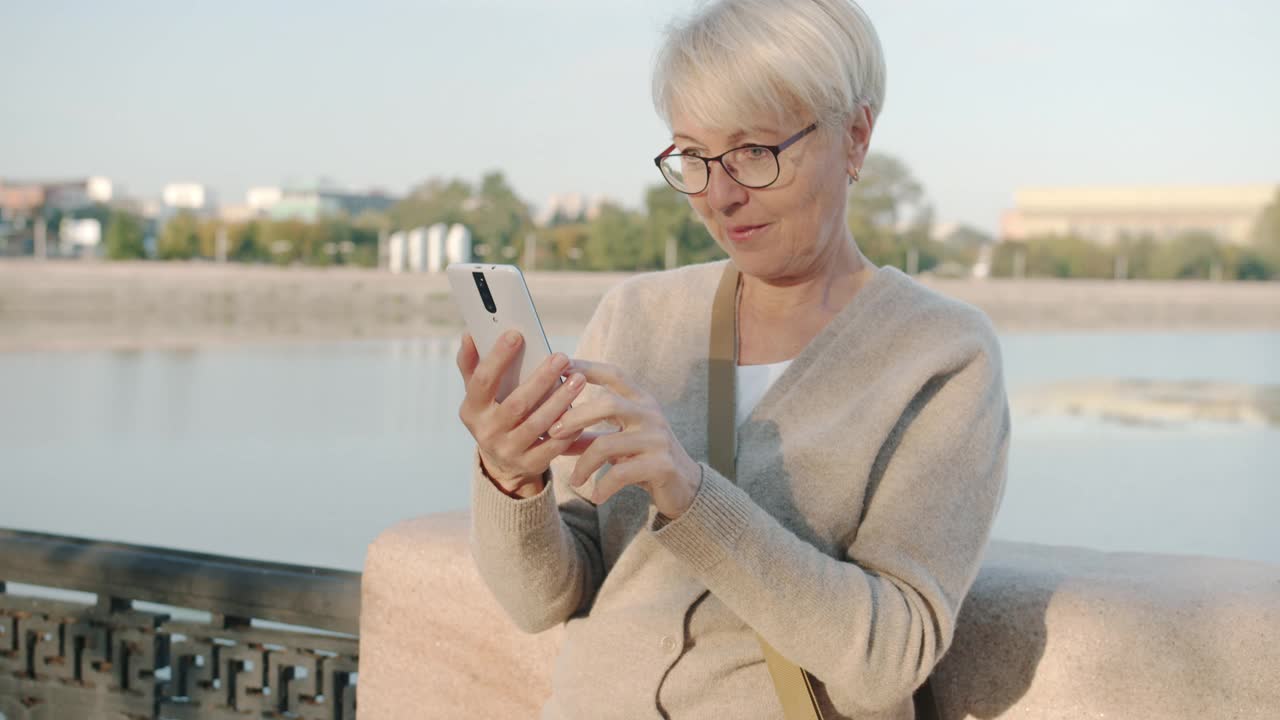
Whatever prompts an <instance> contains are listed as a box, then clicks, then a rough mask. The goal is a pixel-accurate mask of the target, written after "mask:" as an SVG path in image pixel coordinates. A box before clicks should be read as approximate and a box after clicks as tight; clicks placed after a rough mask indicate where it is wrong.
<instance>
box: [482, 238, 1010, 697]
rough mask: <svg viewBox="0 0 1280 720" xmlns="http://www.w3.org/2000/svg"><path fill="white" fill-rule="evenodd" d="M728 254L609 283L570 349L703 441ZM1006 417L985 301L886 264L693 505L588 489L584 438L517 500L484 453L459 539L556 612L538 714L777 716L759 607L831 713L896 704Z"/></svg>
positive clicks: (531, 614)
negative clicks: (620, 377)
mask: <svg viewBox="0 0 1280 720" xmlns="http://www.w3.org/2000/svg"><path fill="white" fill-rule="evenodd" d="M722 270H723V262H718V263H710V264H705V265H696V266H691V267H685V268H681V269H678V270H673V271H668V272H662V273H653V274H648V275H642V276H638V277H635V278H633V279H631V280H628V281H627V282H625V283H623V284H621V285H619V286H618V287H616V288H615V289H613V290H612V291H610V292H609V293H608V294H607V295H606V296H605V298H604V299H603V300H602V301H601V303H600V307H599V308H598V309H597V310H596V313H595V315H594V316H593V317H592V319H591V322H590V323H589V324H588V326H587V328H586V330H585V331H584V333H583V336H582V339H581V343H580V346H579V350H578V355H577V356H578V357H582V358H587V359H597V360H603V361H606V362H611V363H615V364H618V365H620V366H622V367H623V368H625V369H626V370H627V371H628V372H629V373H630V375H631V378H632V379H633V380H634V381H635V382H637V383H638V384H639V385H640V386H642V387H643V388H645V389H646V390H648V391H649V392H651V393H653V394H654V396H655V397H656V398H657V399H658V400H659V402H661V403H662V406H663V408H664V409H665V412H666V416H667V418H668V420H669V421H670V423H671V427H672V429H673V431H674V432H675V434H676V436H677V437H678V438H679V439H680V441H681V442H682V443H683V444H684V447H685V449H686V450H687V451H688V453H689V455H690V456H691V457H693V458H694V459H695V460H699V461H704V460H705V458H706V455H707V438H706V414H707V413H706V403H707V360H706V356H707V343H708V333H709V325H710V311H711V301H712V296H713V295H714V293H715V289H716V284H717V282H718V281H719V278H720V275H721V272H722ZM587 391H588V392H591V391H594V388H590V387H589V388H588V390H587ZM1009 432H1010V430H1009V412H1008V405H1007V401H1006V397H1005V390H1004V383H1003V379H1002V375H1001V366H1000V352H999V345H998V343H997V340H996V336H995V333H994V332H993V330H992V327H991V325H990V322H989V321H988V320H987V318H986V317H985V316H984V315H983V314H982V313H981V312H980V311H978V310H976V309H974V308H972V307H970V306H967V305H965V304H962V303H960V302H958V301H955V300H952V299H949V298H946V297H944V296H942V295H939V294H937V293H935V292H933V291H932V290H929V289H927V288H925V287H923V286H921V285H920V284H918V283H916V282H915V281H914V280H912V279H911V278H909V277H908V276H906V275H904V274H903V273H901V272H900V271H898V270H896V269H894V268H891V267H884V268H880V269H878V270H877V271H876V272H875V274H874V277H873V278H872V279H871V280H870V281H869V282H868V283H867V284H866V285H864V287H863V289H862V290H861V291H860V292H859V293H858V294H857V295H856V296H855V297H854V298H853V300H852V301H851V302H850V303H849V305H848V306H846V307H845V308H844V309H843V310H842V311H841V312H840V313H839V314H838V315H837V316H836V318H835V319H834V320H832V322H831V323H830V324H829V325H828V326H827V327H826V328H825V329H824V330H823V331H822V332H821V333H819V335H818V336H817V337H816V338H814V340H813V341H812V342H810V343H809V345H808V346H807V347H806V348H805V349H804V351H803V352H801V353H800V355H798V356H797V357H796V358H795V360H794V362H792V364H791V366H790V367H789V368H787V370H786V372H785V373H784V374H783V375H782V376H781V377H780V378H778V380H777V382H776V383H775V384H774V385H773V387H771V388H770V389H769V391H768V393H767V394H766V395H765V396H764V397H763V398H762V399H761V401H760V403H759V405H757V407H756V408H755V410H754V411H753V412H752V414H751V416H750V418H749V419H748V420H747V422H746V423H745V424H744V425H742V426H741V427H740V428H739V431H738V463H737V475H738V480H737V482H736V484H735V483H733V482H730V481H729V480H727V479H725V478H724V476H722V475H720V474H718V473H716V472H715V471H714V470H712V469H711V468H710V467H708V466H707V465H706V464H705V462H701V464H702V470H703V481H702V485H701V488H700V490H699V492H698V495H697V497H696V498H695V500H694V502H693V505H692V506H691V507H690V508H689V510H688V511H686V512H685V513H684V514H683V515H682V516H680V517H679V518H678V519H676V520H674V521H671V522H669V523H665V524H662V523H660V522H658V521H659V518H658V516H657V513H656V511H655V510H654V509H653V508H652V507H651V505H650V504H649V501H648V495H646V494H645V493H644V492H643V491H642V490H640V489H638V488H627V489H625V490H624V491H623V492H621V493H619V494H618V495H616V496H615V497H614V498H612V499H611V500H609V501H608V502H606V503H604V504H603V505H601V506H600V507H594V506H593V505H591V504H590V503H589V502H587V501H586V500H584V499H583V497H581V496H579V495H578V494H577V492H576V491H575V490H574V489H573V488H571V487H570V486H568V484H567V482H566V478H567V477H568V476H569V472H570V470H571V468H572V463H573V462H574V461H575V458H560V459H558V460H557V461H556V462H555V463H553V465H552V473H553V478H554V481H553V482H552V483H551V484H549V486H548V488H547V489H546V490H544V491H543V492H542V493H541V494H539V495H538V496H536V497H532V498H528V499H524V500H514V499H511V498H509V497H507V496H505V495H503V494H502V493H500V492H499V491H498V490H497V489H496V488H494V487H493V486H492V484H490V482H489V481H488V480H486V479H485V478H484V476H483V475H482V474H480V472H479V470H478V465H477V469H476V472H475V473H474V477H473V500H472V502H473V509H472V517H473V527H472V551H473V554H474V556H475V560H476V564H477V566H478V567H479V570H480V573H481V575H482V577H483V578H484V580H485V582H486V584H487V585H488V586H489V587H490V588H491V589H492V591H493V593H494V595H495V596H496V597H497V599H498V601H499V602H500V603H501V604H502V606H503V607H504V608H506V610H507V612H508V613H510V615H511V617H512V618H513V619H514V620H515V622H516V623H517V624H518V625H519V626H520V627H521V628H523V629H525V630H526V631H528V632H539V631H542V630H545V629H547V628H550V627H552V626H554V625H556V624H558V623H566V627H565V635H564V643H563V645H562V647H561V651H560V655H559V658H558V660H557V663H556V667H555V670H554V673H553V678H552V687H553V690H552V696H551V698H549V699H548V701H547V704H546V705H545V707H544V709H543V717H544V718H557V719H558V718H575V719H576V718H661V717H668V718H672V719H673V720H681V719H683V718H777V717H780V716H781V715H780V713H781V709H780V706H779V704H778V701H777V698H776V696H775V695H774V691H773V686H772V684H771V682H770V679H769V675H768V671H767V669H766V667H765V664H764V661H763V658H762V656H761V653H760V648H759V645H758V643H757V641H756V638H755V636H754V634H753V632H752V631H753V630H754V631H756V632H759V633H760V634H761V635H762V636H763V637H764V638H765V639H766V640H768V642H769V643H770V644H772V645H773V646H774V647H775V648H777V649H778V651H779V652H781V653H782V654H783V655H785V656H787V657H788V658H790V659H791V660H793V661H794V662H797V663H799V664H800V665H801V666H802V667H804V668H805V669H806V670H808V671H809V672H811V673H812V674H814V675H815V676H816V677H817V678H818V679H819V680H820V687H819V688H818V694H819V699H820V701H821V702H822V703H823V704H824V706H825V712H826V717H827V718H829V719H830V718H842V717H848V718H910V717H911V716H912V708H911V699H910V696H911V693H912V690H913V689H914V688H915V687H916V686H917V685H919V684H920V683H921V682H923V681H924V679H925V678H926V677H927V676H928V674H929V672H930V671H931V670H932V668H933V666H934V664H935V663H936V662H937V661H938V660H939V659H940V658H941V657H942V654H943V653H944V652H945V651H946V648H947V646H948V644H949V643H950V641H951V638H952V634H953V632H954V628H955V619H956V614H957V613H958V611H959V609H960V603H961V601H962V600H963V599H964V596H965V593H966V592H967V591H968V589H969V586H970V585H971V583H972V582H973V580H974V578H975V576H976V574H977V571H978V566H979V562H980V559H981V554H982V551H983V548H984V546H985V544H986V542H987V539H988V535H989V533H990V529H991V524H992V521H993V519H994V516H995V512H996V508H997V507H998V505H999V502H1000V497H1001V494H1002V492H1003V488H1004V481H1005V461H1006V457H1007V454H1008V442H1009ZM590 485H591V484H590V483H588V486H587V488H588V489H589V488H590ZM510 680H511V681H512V682H519V678H511V679H510Z"/></svg>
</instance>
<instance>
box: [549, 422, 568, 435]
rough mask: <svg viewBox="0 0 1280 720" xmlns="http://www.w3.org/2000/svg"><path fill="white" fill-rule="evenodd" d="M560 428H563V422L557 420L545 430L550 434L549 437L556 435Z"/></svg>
mask: <svg viewBox="0 0 1280 720" xmlns="http://www.w3.org/2000/svg"><path fill="white" fill-rule="evenodd" d="M562 430H564V423H562V422H558V423H556V424H555V425H552V426H551V429H550V430H548V431H547V434H548V435H550V436H551V437H556V436H558V435H559V434H560V432H561V431H562Z"/></svg>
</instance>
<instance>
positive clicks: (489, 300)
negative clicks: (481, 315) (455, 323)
mask: <svg viewBox="0 0 1280 720" xmlns="http://www.w3.org/2000/svg"><path fill="white" fill-rule="evenodd" d="M471 277H472V278H473V279H475V281H476V290H478V291H480V300H481V301H482V302H483V303H484V309H485V310H488V311H489V312H490V313H492V314H496V313H497V312H498V306H497V305H496V304H495V303H494V302H493V293H490V292H489V282H488V281H487V280H485V279H484V273H482V272H473V273H471Z"/></svg>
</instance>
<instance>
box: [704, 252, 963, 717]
mask: <svg viewBox="0 0 1280 720" xmlns="http://www.w3.org/2000/svg"><path fill="white" fill-rule="evenodd" d="M738 280H739V278H738V269H737V268H736V267H734V266H733V263H732V262H730V263H729V264H728V265H726V266H725V269H724V274H723V275H721V276H720V286H719V287H718V288H716V297H715V301H714V303H713V304H712V306H711V348H710V350H711V352H710V354H709V356H708V359H709V363H708V378H707V381H708V384H707V404H708V408H707V411H708V412H707V457H708V460H709V462H710V464H711V467H713V468H715V470H716V472H718V473H720V474H721V475H724V476H725V477H727V478H729V479H730V480H732V479H734V477H735V476H736V472H735V471H736V470H737V439H738V428H737V427H736V418H737V408H736V407H735V405H736V404H737V398H736V396H735V395H734V381H735V380H736V377H737V367H738V323H737V314H738V307H737V306H738V302H737V301H738ZM756 639H757V640H758V641H760V649H761V650H762V651H763V652H764V659H765V663H766V664H767V665H768V666H769V675H770V676H772V677H773V687H774V690H775V691H776V692H777V693H778V700H780V701H781V702H782V711H783V714H784V715H785V717H786V720H822V710H821V708H819V706H818V698H817V697H816V696H815V695H814V694H813V678H812V677H811V676H810V675H809V673H807V672H805V671H804V670H803V669H801V668H800V666H799V665H796V664H795V663H793V662H791V661H790V660H788V659H786V658H785V657H783V656H782V655H780V654H779V653H778V651H777V650H774V649H773V647H772V646H770V645H769V643H767V642H765V641H764V638H762V637H760V636H759V635H756ZM913 700H914V704H915V711H916V720H937V718H938V717H940V714H939V712H938V705H937V701H936V699H935V698H934V694H933V688H932V686H931V685H930V682H929V680H925V682H924V684H923V685H921V686H920V687H919V688H918V689H917V690H916V693H915V697H914V698H913Z"/></svg>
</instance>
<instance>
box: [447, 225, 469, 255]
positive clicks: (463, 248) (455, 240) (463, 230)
mask: <svg viewBox="0 0 1280 720" xmlns="http://www.w3.org/2000/svg"><path fill="white" fill-rule="evenodd" d="M444 245H445V253H444V262H445V265H448V264H450V263H469V262H471V231H470V230H468V229H467V226H466V225H463V224H462V223H454V225H453V227H451V228H449V236H448V237H447V238H445V243H444Z"/></svg>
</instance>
